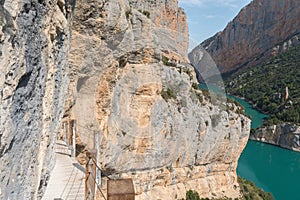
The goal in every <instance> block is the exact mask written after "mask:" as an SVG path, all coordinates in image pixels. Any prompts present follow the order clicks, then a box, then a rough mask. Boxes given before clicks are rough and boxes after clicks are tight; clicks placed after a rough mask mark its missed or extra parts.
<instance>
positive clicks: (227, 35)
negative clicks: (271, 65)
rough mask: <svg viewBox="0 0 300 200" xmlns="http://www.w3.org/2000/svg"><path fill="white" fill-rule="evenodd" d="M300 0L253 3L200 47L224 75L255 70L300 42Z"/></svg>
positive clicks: (271, 0)
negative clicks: (251, 68)
mask: <svg viewBox="0 0 300 200" xmlns="http://www.w3.org/2000/svg"><path fill="white" fill-rule="evenodd" d="M299 7H300V1H298V0H285V1H279V0H276V1H274V0H254V1H252V2H251V3H250V4H249V5H248V6H246V7H244V8H243V9H242V10H241V11H240V13H239V14H238V15H237V16H236V17H235V18H234V19H233V20H232V21H231V22H230V23H229V24H228V25H227V26H226V28H225V29H224V30H223V31H222V32H219V33H217V34H216V35H215V36H213V37H211V38H209V39H207V40H206V41H204V42H203V43H201V45H202V46H203V47H204V48H205V50H207V51H208V53H209V54H210V55H211V56H212V58H213V59H214V60H215V62H216V63H217V66H218V67H219V69H220V71H221V73H223V74H224V73H233V72H236V71H237V70H239V69H243V68H247V67H252V66H254V65H257V64H260V63H262V62H263V61H265V60H266V59H268V58H270V57H271V56H274V55H276V54H278V53H280V52H282V51H284V50H286V49H287V48H289V47H291V46H295V45H298V44H299V43H300V40H299V35H300V21H299V20H298V19H299V18H300V11H299Z"/></svg>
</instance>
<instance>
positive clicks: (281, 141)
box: [250, 124, 300, 152]
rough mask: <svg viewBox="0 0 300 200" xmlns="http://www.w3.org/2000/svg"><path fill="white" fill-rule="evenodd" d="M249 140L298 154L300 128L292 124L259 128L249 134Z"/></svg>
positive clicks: (299, 148)
mask: <svg viewBox="0 0 300 200" xmlns="http://www.w3.org/2000/svg"><path fill="white" fill-rule="evenodd" d="M250 139H251V140H257V141H261V142H265V143H269V144H274V145H277V146H280V147H283V148H287V149H291V150H294V151H299V152H300V127H299V126H297V125H294V124H280V125H273V126H268V127H264V128H260V129H258V130H256V131H254V132H253V133H251V134H250Z"/></svg>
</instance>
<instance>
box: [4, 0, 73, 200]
mask: <svg viewBox="0 0 300 200" xmlns="http://www.w3.org/2000/svg"><path fill="white" fill-rule="evenodd" d="M68 6H69V5H68V4H67V3H65V2H64V0H51V1H48V0H47V1H46V0H26V1H25V0H1V1H0V91H1V93H0V112H1V114H0V123H1V125H0V182H1V184H0V199H20V200H21V199H38V198H40V197H41V195H42V193H43V189H44V187H45V182H46V181H47V179H48V176H49V172H50V171H51V167H52V166H53V164H54V163H53V152H52V146H53V142H54V140H55V137H56V133H57V131H58V128H59V127H60V120H61V117H62V113H63V106H64V102H65V97H66V92H67V87H68V80H69V78H68V76H67V62H68V61H67V58H68V51H69V42H70V40H69V38H70V32H69V24H68V18H69V17H70V15H69V14H70V13H69V11H68V9H67V8H68Z"/></svg>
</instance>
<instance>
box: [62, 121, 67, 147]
mask: <svg viewBox="0 0 300 200" xmlns="http://www.w3.org/2000/svg"><path fill="white" fill-rule="evenodd" d="M67 125H68V124H67V122H64V123H63V129H64V130H63V131H64V133H63V139H64V142H65V143H66V144H68V143H67Z"/></svg>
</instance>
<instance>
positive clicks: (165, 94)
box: [161, 88, 177, 101]
mask: <svg viewBox="0 0 300 200" xmlns="http://www.w3.org/2000/svg"><path fill="white" fill-rule="evenodd" d="M161 96H162V98H163V99H164V100H165V101H168V100H169V99H176V98H177V96H176V94H175V93H174V92H173V90H171V89H170V88H167V90H166V91H165V90H162V91H161Z"/></svg>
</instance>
